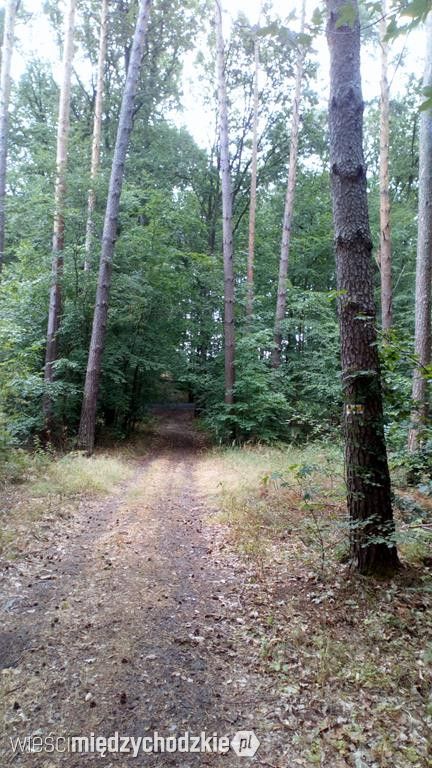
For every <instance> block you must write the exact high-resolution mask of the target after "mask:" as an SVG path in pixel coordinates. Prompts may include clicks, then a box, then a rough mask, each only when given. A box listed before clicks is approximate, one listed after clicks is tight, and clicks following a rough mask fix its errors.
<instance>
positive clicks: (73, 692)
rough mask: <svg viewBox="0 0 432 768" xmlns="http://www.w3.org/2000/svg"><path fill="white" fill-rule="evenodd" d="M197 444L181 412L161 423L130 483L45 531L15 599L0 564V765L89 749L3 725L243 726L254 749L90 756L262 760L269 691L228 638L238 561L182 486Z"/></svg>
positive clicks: (141, 729)
mask: <svg viewBox="0 0 432 768" xmlns="http://www.w3.org/2000/svg"><path fill="white" fill-rule="evenodd" d="M202 449H203V444H202V439H201V438H200V437H199V435H198V434H197V433H195V431H194V430H193V427H192V425H191V422H190V417H189V415H188V414H181V415H176V416H175V417H171V418H169V419H165V420H162V421H161V428H160V431H159V436H158V438H157V440H156V442H155V446H154V450H153V452H152V457H151V458H150V459H149V460H146V461H143V462H142V463H141V465H140V466H139V468H138V470H137V472H136V473H135V476H134V478H133V480H132V481H131V482H130V483H129V484H128V485H127V486H126V487H124V488H122V489H121V492H120V493H119V494H117V495H116V496H114V497H112V498H111V499H108V500H107V501H105V502H103V503H99V504H98V505H97V507H96V509H95V507H94V505H93V506H92V507H91V510H89V508H87V507H86V504H82V505H80V508H79V509H78V510H77V513H76V519H74V521H73V533H72V534H69V539H68V540H67V542H65V541H62V536H64V534H63V532H62V531H61V530H59V539H60V544H59V542H57V543H56V544H55V545H54V544H53V546H52V551H51V552H50V551H47V552H45V553H44V559H43V561H40V560H39V561H37V560H34V561H33V562H32V565H31V566H30V572H29V571H28V570H27V571H26V575H25V582H26V583H25V584H21V587H22V589H21V592H20V594H21V596H23V595H24V599H23V600H20V602H19V603H18V605H14V603H13V595H14V594H16V592H17V578H18V579H19V572H18V576H17V572H16V569H15V571H14V569H11V573H9V574H7V575H6V579H5V586H4V594H5V597H4V600H3V601H2V602H3V605H4V606H6V610H5V611H3V618H4V620H5V623H4V628H3V632H2V634H1V638H0V641H1V642H0V653H1V656H2V661H3V666H4V667H5V668H6V669H5V671H4V674H3V684H4V700H5V712H6V717H5V721H6V726H5V733H4V739H3V740H2V749H3V752H2V759H1V765H2V766H3V765H4V766H8V765H13V766H24V767H25V768H33V766H38V767H39V768H49V767H50V766H57V765H61V766H67V767H68V768H69V767H70V768H75V766H79V765H82V764H85V763H87V762H91V761H94V760H99V761H100V760H101V758H100V757H99V756H97V755H89V756H85V757H82V756H80V757H79V756H75V755H66V754H65V755H56V754H54V755H41V754H37V755H30V754H18V753H17V754H15V755H13V754H12V752H11V748H10V742H9V738H10V737H11V736H12V737H16V736H17V735H20V736H21V737H23V736H25V735H29V734H32V733H33V734H34V733H35V732H38V731H40V732H41V733H42V734H44V735H46V734H48V733H49V732H53V733H55V734H58V735H71V734H79V735H87V734H89V733H90V732H94V733H95V734H98V735H103V736H110V735H112V734H114V733H115V732H116V731H118V732H120V733H121V734H124V735H128V736H143V735H148V733H149V732H152V731H154V730H157V731H158V732H159V734H161V735H162V734H163V735H165V736H172V735H181V734H182V733H183V732H184V731H185V730H188V731H190V732H193V733H200V732H201V731H203V730H205V731H207V733H213V732H217V733H218V734H219V735H220V736H222V735H225V734H228V735H230V736H232V735H233V734H234V733H235V732H236V731H237V730H239V729H250V728H254V729H255V731H256V732H257V734H258V735H259V737H260V738H261V741H263V740H264V743H263V746H262V748H261V749H260V750H259V752H258V753H257V755H256V756H255V757H254V758H244V757H243V758H239V757H237V756H235V754H234V753H233V752H230V753H229V754H227V755H223V756H221V755H214V754H208V755H206V754H199V755H198V754H195V755H187V754H185V755H179V754H174V755H169V754H164V755H162V754H153V755H143V754H140V755H139V756H138V757H136V758H133V757H132V756H128V755H107V756H106V757H105V758H104V759H103V761H102V764H103V765H104V766H107V768H109V766H111V765H125V764H128V765H129V764H130V765H137V766H140V765H155V766H156V765H158V766H180V765H181V766H184V767H185V768H187V767H188V766H195V765H202V766H205V765H209V766H210V765H211V766H218V765H223V766H227V765H245V764H247V763H253V764H255V765H268V764H270V765H271V764H272V763H271V761H270V763H267V762H266V760H267V759H270V758H269V757H268V756H269V755H270V756H271V754H272V749H271V745H270V743H267V745H266V743H265V740H266V739H265V737H266V733H267V732H270V731H272V740H273V739H274V737H275V735H276V734H275V732H274V727H275V726H274V723H273V726H270V723H269V721H268V718H267V715H268V713H269V712H271V708H272V702H271V699H270V700H269V692H268V691H267V700H266V701H263V699H262V698H261V696H259V697H257V695H256V687H257V685H258V683H259V682H260V681H257V680H255V679H254V676H253V672H252V671H251V670H250V669H248V660H247V655H248V652H247V646H246V645H244V644H243V640H242V635H241V625H242V621H243V619H242V616H243V614H244V613H245V612H247V606H244V605H243V603H242V578H243V575H242V564H241V563H240V562H239V561H237V559H236V558H235V556H234V555H231V556H230V558H228V559H227V558H226V557H225V558H224V557H221V556H220V551H219V549H218V543H217V541H218V538H220V535H221V534H220V528H219V527H218V526H217V525H216V524H215V523H214V522H212V511H211V510H209V508H208V503H207V501H206V499H205V498H202V497H201V496H200V495H199V493H198V492H197V487H196V483H195V473H196V469H197V467H196V464H197V456H199V452H200V451H201V450H202ZM17 568H19V564H17ZM50 574H51V576H52V578H47V577H49V576H50ZM18 583H19V581H18ZM11 600H12V602H11ZM268 735H269V736H270V733H268ZM266 755H267V757H266ZM278 764H279V763H278Z"/></svg>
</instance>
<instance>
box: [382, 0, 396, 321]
mask: <svg viewBox="0 0 432 768" xmlns="http://www.w3.org/2000/svg"><path fill="white" fill-rule="evenodd" d="M386 14H387V2H386V0H382V16H383V18H382V21H381V25H380V44H381V105H380V106H381V109H380V270H381V317H382V329H383V331H387V330H388V329H389V328H391V327H392V325H393V289H392V246H391V229H390V195H389V113H390V110H389V95H390V94H389V84H388V62H387V60H388V43H387V41H386V39H385V36H386V33H387V21H386Z"/></svg>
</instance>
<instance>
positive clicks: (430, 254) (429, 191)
mask: <svg viewBox="0 0 432 768" xmlns="http://www.w3.org/2000/svg"><path fill="white" fill-rule="evenodd" d="M426 34H427V52H426V63H425V72H424V79H423V86H424V88H427V87H428V88H430V87H431V86H432V13H430V14H429V16H428V18H427V22H426ZM419 142H420V149H419V203H418V236H417V264H416V288H415V354H416V356H417V359H418V365H417V367H416V368H415V370H414V374H413V388H412V399H413V410H412V414H411V423H412V426H411V429H410V431H409V434H408V448H409V450H410V451H415V450H417V448H418V446H419V443H420V442H421V439H422V435H421V432H422V426H423V425H424V424H425V423H426V421H427V417H428V402H427V396H428V385H427V379H426V378H425V376H424V367H425V366H427V365H429V364H430V362H431V276H432V109H427V110H425V111H424V112H422V113H421V117H420V132H419Z"/></svg>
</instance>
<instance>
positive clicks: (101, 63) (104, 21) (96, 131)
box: [84, 0, 108, 271]
mask: <svg viewBox="0 0 432 768" xmlns="http://www.w3.org/2000/svg"><path fill="white" fill-rule="evenodd" d="M107 39H108V0H102V8H101V21H100V36H99V58H98V67H97V84H96V101H95V113H94V122H93V143H92V155H91V167H90V189H89V193H88V200H87V226H86V240H85V260H84V270H85V271H88V270H89V269H90V260H91V250H92V240H93V236H94V224H93V214H94V209H95V205H96V189H95V184H96V179H97V175H98V172H99V165H100V149H101V132H102V107H103V90H104V71H105V57H106V49H107Z"/></svg>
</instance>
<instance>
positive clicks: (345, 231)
mask: <svg viewBox="0 0 432 768" xmlns="http://www.w3.org/2000/svg"><path fill="white" fill-rule="evenodd" d="M350 3H351V5H352V6H353V10H354V13H355V22H354V25H353V26H352V27H351V26H348V25H346V24H343V25H342V26H340V27H338V26H337V22H338V19H339V14H340V11H341V8H343V7H344V5H345V6H346V0H328V2H327V6H328V25H327V38H328V44H329V49H330V62H331V72H330V104H329V127H330V167H331V186H332V197H333V220H334V235H335V249H336V278H337V290H338V291H340V292H341V297H340V300H339V324H340V338H341V363H342V387H343V396H344V432H345V468H346V483H347V504H348V511H349V516H350V522H351V541H352V549H353V555H354V557H355V559H356V562H357V567H358V569H359V571H360V572H361V573H376V572H380V571H391V570H393V569H395V568H397V566H398V562H399V561H398V556H397V551H396V547H395V546H393V540H392V536H393V533H394V523H393V512H392V505H391V489H390V475H389V470H388V464H387V453H386V445H385V439H384V426H383V405H382V392H381V374H380V364H379V357H378V351H377V346H376V309H375V304H374V286H373V271H372V269H373V264H372V238H371V234H370V229H369V215H368V207H367V192H366V168H365V162H364V156H363V97H362V89H361V78H360V25H359V19H358V6H357V0H350Z"/></svg>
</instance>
